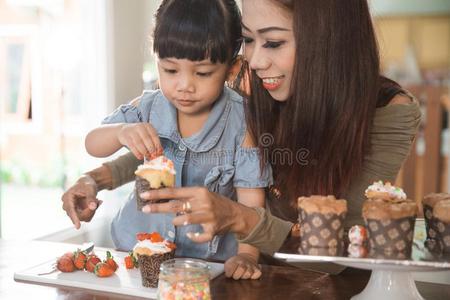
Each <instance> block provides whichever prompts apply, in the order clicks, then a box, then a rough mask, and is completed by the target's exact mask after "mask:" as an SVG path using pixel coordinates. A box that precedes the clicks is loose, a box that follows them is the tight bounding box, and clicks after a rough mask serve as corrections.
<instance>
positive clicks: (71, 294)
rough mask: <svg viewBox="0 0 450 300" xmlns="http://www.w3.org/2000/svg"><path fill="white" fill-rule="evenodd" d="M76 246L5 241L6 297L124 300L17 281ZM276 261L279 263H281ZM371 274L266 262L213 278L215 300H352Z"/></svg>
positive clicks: (2, 290) (1, 286)
mask: <svg viewBox="0 0 450 300" xmlns="http://www.w3.org/2000/svg"><path fill="white" fill-rule="evenodd" d="M73 248H74V246H73V245H70V244H61V243H51V242H42V241H10V240H0V299H2V300H9V299H46V300H47V299H48V300H51V299H58V300H62V299H70V300H81V299H83V300H84V299H96V300H102V299H123V297H120V298H118V297H117V296H114V295H111V294H105V293H102V294H99V293H93V292H90V291H83V290H63V289H58V288H55V287H50V286H38V285H32V284H24V283H19V282H15V281H14V279H13V274H14V272H15V271H19V270H22V269H25V268H27V267H29V266H32V265H34V264H37V263H39V262H42V261H46V260H49V259H52V258H54V257H56V256H58V255H61V253H65V252H66V251H70V250H73ZM275 262H276V261H275ZM369 276H370V272H368V271H365V270H356V269H352V268H348V269H346V270H345V271H343V272H342V273H341V274H339V275H328V274H324V273H319V272H313V271H307V270H301V269H298V268H294V267H291V266H286V265H283V264H282V263H281V265H279V266H274V265H264V266H263V276H262V278H261V279H260V280H241V281H234V280H232V279H228V278H226V277H225V276H224V275H221V276H219V277H218V278H216V279H214V280H213V281H212V282H211V290H212V296H213V299H245V300H247V299H248V300H252V299H277V300H281V299H349V298H350V297H351V296H353V295H355V294H357V293H359V292H360V291H361V290H362V289H363V288H364V286H365V285H366V283H367V281H368V279H369ZM417 287H418V289H419V291H420V293H421V294H422V296H423V297H424V298H425V299H450V286H448V285H439V284H430V283H421V282H418V283H417Z"/></svg>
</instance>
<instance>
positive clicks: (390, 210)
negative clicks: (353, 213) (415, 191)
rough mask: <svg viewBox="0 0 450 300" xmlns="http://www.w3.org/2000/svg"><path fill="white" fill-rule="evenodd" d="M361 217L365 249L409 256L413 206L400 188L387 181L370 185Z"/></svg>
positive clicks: (415, 208)
mask: <svg viewBox="0 0 450 300" xmlns="http://www.w3.org/2000/svg"><path fill="white" fill-rule="evenodd" d="M366 196H367V198H368V199H367V200H366V201H365V202H364V203H363V209H362V215H363V218H364V221H365V224H366V228H367V232H368V237H369V246H370V248H373V249H379V250H380V249H381V250H383V251H384V252H386V251H387V252H404V253H409V252H410V251H411V246H412V242H413V236H414V225H415V221H416V215H417V210H418V209H417V204H416V202H415V201H413V200H410V199H407V197H406V194H405V193H404V192H403V190H402V189H401V188H398V187H395V186H393V185H391V184H390V183H389V182H387V183H386V184H383V182H382V181H378V182H374V184H372V185H371V186H369V187H368V188H367V190H366Z"/></svg>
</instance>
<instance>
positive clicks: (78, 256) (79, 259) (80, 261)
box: [73, 249, 87, 270]
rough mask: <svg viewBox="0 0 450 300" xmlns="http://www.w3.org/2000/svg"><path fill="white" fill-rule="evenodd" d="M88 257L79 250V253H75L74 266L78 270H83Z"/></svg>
mask: <svg viewBox="0 0 450 300" xmlns="http://www.w3.org/2000/svg"><path fill="white" fill-rule="evenodd" d="M86 259H87V255H86V253H85V252H84V251H81V250H80V249H77V251H76V252H75V253H74V258H73V264H74V265H75V268H77V269H78V270H83V269H84V265H85V264H86Z"/></svg>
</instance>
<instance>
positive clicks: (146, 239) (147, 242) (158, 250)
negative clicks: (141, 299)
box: [133, 232, 176, 288]
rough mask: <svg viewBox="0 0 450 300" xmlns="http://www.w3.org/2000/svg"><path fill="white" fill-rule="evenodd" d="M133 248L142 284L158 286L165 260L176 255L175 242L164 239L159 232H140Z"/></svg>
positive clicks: (152, 286)
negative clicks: (160, 271) (160, 270)
mask: <svg viewBox="0 0 450 300" xmlns="http://www.w3.org/2000/svg"><path fill="white" fill-rule="evenodd" d="M137 238H138V243H137V244H136V245H135V246H134V248H133V255H134V256H135V257H136V258H137V261H138V266H139V271H140V273H141V279H142V285H143V286H145V287H151V288H156V287H158V278H159V269H160V266H161V264H162V263H163V262H165V261H166V260H169V259H172V258H174V257H175V248H176V246H175V244H174V243H172V242H170V241H167V240H164V239H163V238H162V237H161V235H160V234H158V233H157V232H152V233H138V234H137Z"/></svg>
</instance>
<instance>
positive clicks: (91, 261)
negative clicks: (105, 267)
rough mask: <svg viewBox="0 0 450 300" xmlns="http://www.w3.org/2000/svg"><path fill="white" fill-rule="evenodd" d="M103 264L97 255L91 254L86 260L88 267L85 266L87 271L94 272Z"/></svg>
mask: <svg viewBox="0 0 450 300" xmlns="http://www.w3.org/2000/svg"><path fill="white" fill-rule="evenodd" d="M99 262H101V260H100V258H98V256H97V255H95V254H91V255H89V256H88V257H87V259H86V265H85V266H84V268H85V270H86V271H88V272H91V273H92V272H94V269H95V266H96V265H97V264H98V263H99Z"/></svg>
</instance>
